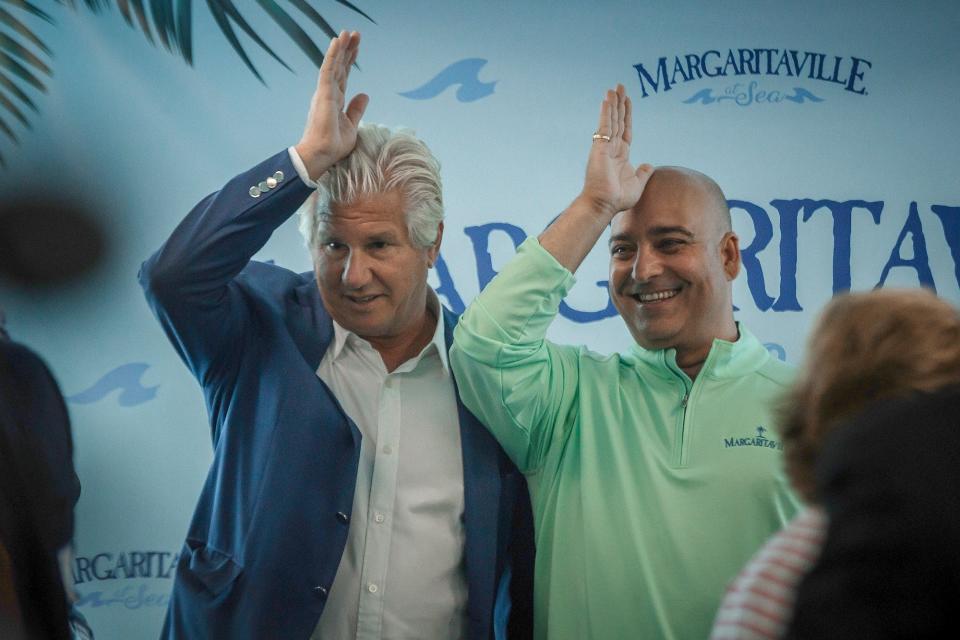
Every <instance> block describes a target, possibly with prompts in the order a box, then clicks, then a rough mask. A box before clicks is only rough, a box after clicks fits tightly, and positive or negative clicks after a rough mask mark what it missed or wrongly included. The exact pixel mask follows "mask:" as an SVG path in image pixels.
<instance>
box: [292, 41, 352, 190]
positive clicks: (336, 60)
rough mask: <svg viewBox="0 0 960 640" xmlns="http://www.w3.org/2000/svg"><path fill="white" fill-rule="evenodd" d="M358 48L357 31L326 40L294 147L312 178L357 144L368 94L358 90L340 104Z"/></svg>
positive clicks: (344, 96) (320, 173)
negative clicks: (301, 131) (327, 41)
mask: <svg viewBox="0 0 960 640" xmlns="http://www.w3.org/2000/svg"><path fill="white" fill-rule="evenodd" d="M359 51H360V34H359V33H357V32H356V31H352V32H350V33H347V32H346V31H341V32H340V35H339V36H337V37H336V38H334V39H333V40H331V41H330V46H329V47H328V48H327V54H326V56H324V58H323V64H322V65H321V66H320V75H319V77H318V79H317V89H316V91H314V93H313V99H312V100H311V101H310V112H309V113H308V114H307V124H306V127H305V128H304V131H303V137H302V138H300V142H298V143H297V145H296V147H295V148H296V150H297V153H298V154H300V158H301V159H302V160H303V163H304V165H305V166H306V169H307V173H308V174H309V175H310V177H311V178H312V179H314V180H316V179H317V178H319V177H320V176H321V175H323V174H324V173H325V172H326V171H327V169H329V168H330V167H332V166H333V165H334V164H336V163H337V162H339V161H340V160H342V159H343V158H345V157H347V156H348V155H349V154H350V152H351V151H353V148H354V147H355V146H356V144H357V126H358V125H359V124H360V118H362V117H363V112H364V111H365V110H366V108H367V103H368V102H369V101H370V98H369V96H367V94H365V93H358V94H357V95H356V96H354V97H353V99H352V100H350V104H348V105H347V107H346V109H344V104H345V102H346V93H347V78H349V77H350V68H351V66H352V65H353V63H354V62H355V61H356V59H357V54H358V53H359Z"/></svg>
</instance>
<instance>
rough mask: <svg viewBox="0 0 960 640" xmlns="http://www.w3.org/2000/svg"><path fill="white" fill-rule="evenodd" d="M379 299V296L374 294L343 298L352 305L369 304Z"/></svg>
mask: <svg viewBox="0 0 960 640" xmlns="http://www.w3.org/2000/svg"><path fill="white" fill-rule="evenodd" d="M379 297H380V294H379V293H377V294H374V295H372V296H344V298H346V299H347V300H349V301H350V302H352V303H353V304H369V303H371V302H373V301H374V300H376V299H377V298H379Z"/></svg>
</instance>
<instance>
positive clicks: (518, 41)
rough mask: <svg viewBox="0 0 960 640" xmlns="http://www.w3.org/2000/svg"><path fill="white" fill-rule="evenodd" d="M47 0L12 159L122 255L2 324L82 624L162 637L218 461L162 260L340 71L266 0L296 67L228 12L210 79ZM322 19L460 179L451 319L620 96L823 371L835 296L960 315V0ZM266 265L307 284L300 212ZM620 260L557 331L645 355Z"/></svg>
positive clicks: (373, 110) (379, 108) (200, 47)
mask: <svg viewBox="0 0 960 640" xmlns="http://www.w3.org/2000/svg"><path fill="white" fill-rule="evenodd" d="M36 1H37V2H38V4H39V5H40V6H43V8H44V9H45V10H47V11H48V12H49V13H50V14H51V15H52V16H53V17H55V19H56V21H57V25H55V26H54V25H47V24H45V23H43V22H39V21H36V20H34V21H33V22H31V25H32V26H34V27H35V28H36V29H37V33H38V34H40V35H41V36H42V37H43V38H44V39H45V41H46V42H47V43H48V44H49V45H50V47H51V49H53V51H54V54H55V58H54V59H53V61H52V62H51V64H52V65H53V67H54V74H55V75H54V76H53V78H52V79H51V80H50V81H49V83H48V84H49V92H48V94H46V95H41V94H39V93H36V92H35V93H34V94H32V95H35V96H37V103H38V106H39V107H40V110H41V113H40V114H39V115H38V116H35V117H34V118H33V120H34V122H33V131H30V132H27V131H25V130H23V129H22V128H21V129H20V130H18V131H19V132H20V133H22V135H21V138H22V139H23V143H22V145H21V146H20V147H19V148H15V147H12V146H11V145H9V144H7V143H6V141H4V142H3V143H0V144H3V145H5V146H3V147H2V152H3V154H4V156H5V157H6V158H7V164H8V167H7V168H6V169H5V170H2V171H0V181H2V186H3V193H7V194H9V193H13V192H14V191H16V192H18V193H23V192H25V190H27V189H31V188H36V189H41V190H55V191H56V192H57V193H60V194H62V195H65V196H67V197H71V198H76V199H78V200H82V201H84V202H88V203H90V204H91V206H92V207H93V210H94V211H95V213H96V215H97V216H98V217H99V218H100V219H101V220H102V221H103V223H104V224H105V225H106V227H107V228H108V230H109V233H110V240H111V243H112V244H111V246H112V250H111V252H110V253H109V255H108V258H107V260H106V262H105V263H104V264H103V265H102V266H101V267H100V268H99V269H98V270H97V271H96V272H95V273H94V274H93V275H92V276H91V277H89V278H88V279H86V280H85V281H83V282H80V283H77V284H74V285H71V286H69V287H67V288H61V289H58V290H56V291H46V292H38V291H30V290H25V289H20V288H16V287H14V286H13V285H11V284H9V283H0V305H2V306H3V307H4V308H5V309H6V311H7V315H8V324H9V329H10V331H11V333H12V334H14V336H15V337H16V338H18V339H19V340H22V341H24V342H26V343H28V344H30V345H31V346H33V347H34V348H35V349H37V350H38V351H40V352H41V353H42V354H43V355H44V356H45V357H46V359H47V360H48V361H49V363H50V365H51V367H52V368H53V370H54V371H55V373H56V374H57V376H58V378H59V380H60V383H61V386H62V387H63V390H64V392H65V394H66V395H67V396H69V397H70V398H71V402H70V405H69V407H70V410H71V414H72V418H73V421H74V436H75V441H76V463H77V469H78V472H79V474H80V478H81V481H82V483H83V495H82V497H81V499H80V503H79V506H78V510H77V538H76V541H77V553H78V556H79V557H78V560H77V564H76V566H75V567H74V569H75V580H76V582H77V589H78V591H79V592H80V593H81V594H82V595H83V597H84V599H83V603H82V608H83V611H84V612H85V614H86V615H87V617H88V619H89V620H90V622H91V624H92V626H93V627H94V630H95V632H96V634H97V637H98V638H101V639H104V640H111V639H124V640H126V639H129V638H151V637H155V636H156V635H157V633H158V631H159V628H160V624H161V620H162V616H163V612H164V606H165V603H166V594H167V592H168V590H169V588H170V585H171V579H170V577H171V573H170V567H171V566H172V564H173V562H174V557H173V556H174V554H175V553H176V551H177V550H179V548H180V545H181V542H182V537H183V535H184V533H185V531H186V527H187V523H188V521H189V518H190V515H191V513H192V510H193V506H194V503H195V500H196V497H197V495H198V493H199V490H200V486H201V483H202V481H203V478H204V476H205V473H206V469H207V466H208V464H209V462H210V459H211V450H210V440H209V435H208V429H207V426H206V417H205V412H204V408H203V403H202V400H201V396H200V393H199V391H198V389H197V386H196V383H195V382H194V380H193V379H192V378H191V377H190V376H189V375H188V373H187V371H186V369H185V367H184V366H183V365H182V364H181V362H180V361H179V360H178V358H177V357H176V355H175V353H174V351H173V349H172V348H171V347H170V346H169V345H168V343H167V341H166V339H165V337H164V336H163V334H162V333H161V331H160V329H159V327H158V325H157V324H156V322H155V321H154V319H153V317H152V316H151V315H150V313H149V311H148V309H147V306H146V304H145V303H144V301H143V298H142V294H141V291H140V288H139V286H138V284H137V281H136V273H137V269H138V267H139V264H140V262H141V261H142V260H144V259H145V258H146V257H147V256H148V255H149V254H150V253H151V252H152V251H154V250H155V249H156V248H157V247H158V246H159V245H160V244H161V243H162V242H163V240H164V239H165V237H166V236H167V235H168V234H169V233H170V231H171V230H172V229H173V227H174V225H175V224H176V223H177V222H178V220H179V219H180V218H181V217H182V216H183V215H185V213H186V212H187V211H188V210H189V209H190V208H191V206H192V205H193V204H194V203H195V202H196V201H198V200H199V199H200V198H201V197H203V196H204V195H206V194H207V193H208V192H210V191H213V190H215V189H217V188H218V187H219V186H220V185H221V184H223V183H224V182H225V181H226V180H227V179H228V178H229V177H231V176H232V175H234V174H236V173H238V172H240V171H241V170H244V169H246V168H247V167H249V166H251V165H253V164H254V163H256V162H258V161H259V160H261V159H263V158H265V157H266V156H268V155H270V154H272V153H274V152H276V151H278V150H280V149H282V148H284V147H286V146H287V145H289V144H292V143H294V142H296V140H297V139H298V138H299V135H300V132H301V129H302V126H303V120H304V117H305V115H306V110H307V105H308V102H309V98H310V95H311V92H312V90H313V86H314V83H315V73H316V72H315V68H314V67H313V66H312V65H311V63H310V61H309V59H308V58H307V57H306V56H305V55H304V54H303V53H302V52H300V51H299V50H298V49H297V48H296V47H295V46H294V45H293V44H291V43H290V41H289V40H288V39H287V37H286V36H285V35H284V33H283V32H282V31H281V30H280V29H279V28H277V26H276V25H275V24H274V23H273V22H272V21H271V20H270V19H269V18H268V17H267V16H266V14H265V13H263V11H262V10H261V9H260V8H259V6H258V5H257V3H255V2H253V1H252V0H249V1H247V0H238V1H237V5H238V7H240V9H241V10H242V12H243V13H244V15H246V16H247V17H248V19H249V20H250V22H251V24H252V25H253V26H254V28H256V29H257V30H258V32H259V33H260V34H261V36H262V37H263V38H264V40H265V41H267V42H268V43H269V44H270V45H271V46H272V47H274V49H275V51H276V52H277V53H278V55H280V56H281V57H282V58H283V59H284V60H285V61H286V62H287V63H288V64H289V65H290V66H291V68H292V70H293V71H292V72H290V71H287V70H286V69H284V68H283V67H282V66H280V65H279V64H278V63H277V62H276V61H274V60H273V59H271V58H270V57H269V56H267V55H266V54H264V53H263V51H261V50H258V49H257V48H256V47H255V45H252V44H251V41H250V40H249V39H248V38H247V37H246V36H242V41H243V42H244V44H245V46H247V48H248V51H249V53H250V56H251V59H252V60H253V63H254V64H255V65H256V66H257V68H258V69H259V70H260V72H261V73H262V75H263V77H264V79H265V82H266V85H264V84H261V83H260V82H258V81H257V79H256V78H255V77H253V75H252V74H251V73H250V72H249V70H247V69H246V67H245V66H244V65H243V63H242V61H241V60H240V58H239V57H238V56H237V55H236V54H235V53H234V51H233V50H232V49H231V48H230V46H229V44H228V43H227V41H226V39H225V38H224V37H223V36H222V34H221V33H220V31H219V30H218V29H217V27H216V24H215V23H214V21H213V19H212V18H211V16H210V15H209V13H208V11H207V10H206V4H205V3H199V2H198V3H194V4H195V5H196V6H195V7H194V16H193V31H194V57H195V62H194V66H193V68H191V67H189V66H187V65H186V64H185V63H184V62H183V61H182V60H181V59H180V58H178V57H177V56H175V55H171V54H170V53H168V52H166V51H164V50H163V49H162V48H159V47H154V46H151V45H150V44H149V43H148V42H147V41H146V39H145V38H144V37H143V36H142V34H140V33H139V32H137V31H135V30H133V29H131V28H128V27H127V26H126V25H125V24H124V23H123V21H122V19H121V18H120V16H119V15H118V13H117V12H116V10H114V11H112V12H107V13H105V14H103V15H100V16H96V15H93V14H91V13H90V12H89V11H88V10H86V9H77V10H76V11H72V10H70V9H67V8H64V7H61V6H60V5H58V4H56V3H54V2H52V1H50V0H47V1H43V0H36ZM313 4H314V5H315V6H317V7H318V9H319V10H320V11H321V12H322V13H323V14H324V16H325V17H326V18H327V19H328V20H329V21H330V22H331V23H332V24H333V26H334V27H335V28H337V29H340V28H349V29H353V28H356V29H359V30H361V32H362V33H363V43H362V52H361V57H360V60H359V64H360V70H359V71H355V72H354V73H353V76H352V78H351V88H352V89H353V90H355V91H365V92H367V93H369V94H370V96H371V104H370V107H369V109H368V112H367V119H368V120H370V121H375V122H381V123H384V124H389V125H405V126H409V127H412V128H414V129H416V130H417V132H418V133H419V134H420V135H421V137H423V138H424V139H425V140H426V141H427V143H428V144H429V145H430V146H431V148H432V149H433V151H434V152H435V154H436V155H437V157H438V158H439V159H440V161H441V163H442V164H443V179H444V186H445V200H446V207H447V222H446V229H447V230H446V233H445V235H444V243H443V249H442V257H443V264H444V266H445V268H446V272H445V273H440V271H435V272H433V273H432V274H431V279H432V284H434V285H435V286H438V287H440V291H441V299H442V300H444V302H446V303H447V304H449V305H450V306H452V307H454V308H456V307H458V306H460V305H462V304H465V303H469V301H470V300H471V299H472V298H473V297H474V296H475V295H476V293H477V291H478V287H479V286H480V283H481V281H485V279H487V278H488V277H489V275H490V274H491V273H492V272H494V271H496V270H497V269H499V268H500V266H501V265H503V264H504V262H505V261H506V260H508V259H509V257H510V255H511V254H512V252H513V247H514V245H515V244H517V243H518V241H519V240H520V239H521V238H522V237H523V236H525V235H528V234H536V233H538V232H539V231H540V230H541V229H543V227H544V226H545V225H546V224H548V223H549V221H550V220H551V219H552V218H553V217H554V216H555V215H556V214H557V213H558V212H559V211H561V210H562V209H563V208H564V207H565V206H566V204H567V203H568V202H569V201H570V200H571V199H572V198H573V197H574V196H575V195H576V193H577V191H578V189H579V185H580V180H581V176H582V172H583V166H584V160H585V157H586V152H587V150H588V148H589V145H590V134H591V133H592V132H593V129H594V125H595V120H596V112H597V107H598V104H599V100H600V99H601V97H602V93H603V91H604V89H605V88H607V87H609V86H612V85H614V84H616V83H617V82H622V83H623V84H624V85H625V86H626V87H627V91H628V92H629V93H630V94H631V95H632V96H633V98H634V104H635V116H634V122H635V139H636V142H635V144H634V149H633V154H632V155H633V159H634V161H635V162H641V161H646V162H651V163H654V164H681V165H686V166H690V167H693V168H696V169H698V170H701V171H703V172H705V173H707V174H709V175H711V176H713V177H714V178H715V179H716V180H717V182H719V184H720V185H721V186H722V187H723V188H724V190H725V192H726V194H727V197H728V198H729V199H730V200H731V201H732V204H733V206H734V208H733V216H734V226H735V229H736V231H737V232H738V233H739V234H740V237H741V247H742V248H743V249H744V259H745V267H746V268H745V271H744V272H743V273H742V274H741V277H740V279H739V280H738V281H737V282H736V283H735V287H734V297H735V303H736V305H737V306H738V308H739V311H738V312H737V316H738V318H739V319H740V320H742V321H744V322H745V323H747V325H748V326H750V327H751V329H752V330H753V331H754V333H756V334H757V335H758V336H759V337H760V338H761V339H762V340H763V341H764V342H767V343H770V344H769V346H770V348H771V350H773V351H774V352H775V353H776V354H778V355H779V356H780V357H783V358H785V359H786V360H788V361H790V362H793V363H796V362H798V360H799V358H800V356H801V353H802V348H803V342H804V338H805V335H806V332H807V331H808V329H809V327H810V325H811V322H812V320H813V318H814V317H815V314H816V312H817V310H818V309H820V308H821V307H822V306H823V304H824V303H825V302H826V301H827V300H828V299H829V298H830V296H831V295H832V294H833V293H834V292H835V291H836V290H842V289H845V288H852V289H858V290H863V289H870V288H872V287H874V286H876V285H878V284H879V283H881V282H882V283H883V286H906V287H915V286H919V285H921V284H925V285H927V286H935V288H936V290H937V292H938V293H939V294H940V295H941V296H943V297H945V298H946V299H948V300H950V301H951V302H953V303H955V304H958V303H960V266H958V261H960V183H958V179H957V178H958V167H960V146H958V144H957V140H958V139H960V124H958V117H957V107H958V105H960V76H958V74H957V71H956V69H957V65H958V63H960V47H958V45H957V33H960V4H958V3H956V2H953V1H951V0H944V1H941V2H935V1H927V2H917V3H912V4H910V5H909V6H908V5H907V4H905V3H901V2H871V3H864V2H845V1H837V0H831V1H829V2H826V1H824V2H819V1H818V2H805V3H783V5H782V6H778V5H779V4H780V3H771V2H748V1H732V0H731V1H728V2H702V3H698V2H671V3H653V2H640V1H633V2H629V1H621V2H579V3H573V2H570V3H548V2H508V1H502V2H475V3H459V2H402V3H401V2H382V1H374V0H356V4H357V5H358V6H360V8H362V9H363V10H364V11H366V12H367V13H369V14H370V16H371V17H372V18H373V19H374V20H375V21H376V24H373V23H371V22H369V21H367V20H366V19H364V18H362V17H360V16H358V14H356V13H354V12H352V11H350V10H349V9H347V8H345V7H343V6H342V5H340V4H337V3H335V2H333V1H331V0H316V1H315V2H313ZM291 13H292V14H293V10H292V9H291ZM295 17H296V18H297V19H298V20H299V22H300V23H301V24H302V25H303V26H304V28H305V29H306V30H307V31H308V32H309V33H310V34H311V36H313V37H315V38H316V40H317V41H318V42H319V43H321V44H320V47H321V48H323V47H324V46H325V45H324V44H323V43H325V42H326V38H325V37H324V36H323V35H322V34H321V33H320V32H319V30H318V29H316V28H315V27H313V26H312V25H310V24H309V23H308V21H307V20H306V19H305V18H303V16H302V15H300V14H296V15H295ZM23 19H24V21H28V19H27V18H23ZM707 52H716V53H715V54H714V53H709V54H707ZM705 54H707V55H705ZM688 55H689V56H693V58H688ZM728 55H729V56H731V58H730V60H729V61H728ZM661 58H662V59H664V62H663V67H662V69H660V76H659V77H658V75H657V73H658V71H657V70H658V68H659V67H660V60H661ZM854 58H856V59H857V60H859V62H855V61H854ZM477 59H479V61H478V60H477ZM677 59H679V64H680V67H679V69H678V68H677V67H676V66H675V65H676V61H677ZM768 59H769V61H768ZM483 61H485V62H483ZM864 61H865V62H864ZM693 63H697V64H699V69H700V75H702V76H703V77H699V78H698V77H697V72H696V71H695V70H692V69H689V68H688V66H689V65H690V64H693ZM640 65H642V69H643V72H641V71H639V70H638V67H639V66H640ZM801 65H802V70H801V71H800V73H799V75H798V74H797V73H796V72H797V67H800V66H801ZM854 65H856V68H855V69H854ZM718 68H719V70H720V71H723V72H725V74H726V75H716V74H717V73H718ZM811 69H812V70H813V73H812V77H811ZM704 71H708V72H709V73H710V74H711V75H713V77H707V76H706V75H703V74H704ZM788 71H789V72H790V74H792V75H790V74H788ZM851 71H855V72H856V73H858V74H860V75H859V76H857V77H855V78H854V79H853V81H852V83H851V82H844V81H845V80H847V79H848V76H849V74H850V73H851ZM754 72H756V73H754ZM774 72H776V75H774ZM644 74H647V75H649V78H647V77H646V76H644ZM738 74H739V75H738ZM686 75H689V76H690V78H689V80H686V78H685V76H686ZM437 76H439V78H438V79H437V80H436V81H435V82H433V83H431V80H432V79H434V78H435V77H437ZM818 76H819V78H824V79H818ZM834 77H835V78H836V81H831V78H834ZM665 79H666V80H667V81H666V82H665ZM649 80H654V81H656V82H657V84H658V90H657V91H654V90H653V87H652V84H651V82H650V81H649ZM667 83H669V84H670V88H669V90H665V85H666V84H667ZM848 85H849V86H848ZM644 92H646V93H647V94H648V95H647V96H646V97H643V93H644ZM403 94H407V95H403ZM258 257H259V258H260V259H265V260H266V259H272V260H275V261H276V262H277V263H279V264H281V265H283V266H287V267H289V268H292V269H296V270H300V271H305V270H308V269H309V268H310V264H309V258H308V255H307V253H306V251H305V249H303V247H302V243H301V240H300V237H299V235H298V234H297V231H296V226H295V221H291V222H289V223H287V224H286V225H284V226H283V227H281V229H280V230H279V231H278V232H277V233H276V234H275V235H274V237H273V238H272V239H271V240H270V242H269V243H268V244H267V246H266V247H265V248H264V250H263V251H262V252H261V254H260V255H259V256H258ZM606 262H607V258H606V255H605V252H604V251H603V250H602V249H600V250H597V251H595V252H594V253H593V254H591V256H590V257H589V258H588V260H587V262H586V263H585V264H584V266H583V267H582V268H581V270H580V272H579V273H578V284H577V285H576V287H575V289H574V290H573V292H572V293H571V295H570V296H569V298H568V300H567V303H568V305H569V310H568V311H566V317H565V318H563V319H561V320H559V321H558V322H556V323H555V325H554V327H553V328H552V333H551V337H552V338H554V339H556V340H558V341H563V342H572V343H585V344H588V345H589V346H590V347H592V348H593V349H595V350H598V351H601V352H608V351H613V350H618V349H622V348H624V347H625V346H626V345H627V344H628V340H629V338H628V334H627V332H626V330H625V328H624V326H623V324H622V322H621V321H620V320H619V318H617V317H615V316H614V317H611V314H610V313H609V311H604V310H605V309H607V305H608V299H607V295H606V292H605V290H604V289H603V288H602V287H599V286H597V284H596V283H597V282H600V281H605V280H606Z"/></svg>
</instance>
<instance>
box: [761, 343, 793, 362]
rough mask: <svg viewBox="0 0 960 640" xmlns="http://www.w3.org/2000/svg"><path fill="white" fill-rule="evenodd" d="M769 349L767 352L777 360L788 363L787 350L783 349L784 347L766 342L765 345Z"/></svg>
mask: <svg viewBox="0 0 960 640" xmlns="http://www.w3.org/2000/svg"><path fill="white" fill-rule="evenodd" d="M763 346H765V347H766V348H767V351H769V352H770V355H772V356H776V357H777V359H779V360H783V361H784V362H786V361H787V350H786V349H784V348H783V345H780V344H777V343H776V342H765V343H764V344H763Z"/></svg>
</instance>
